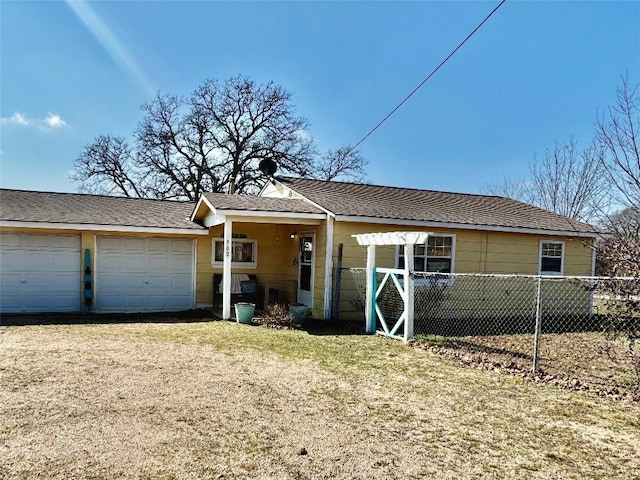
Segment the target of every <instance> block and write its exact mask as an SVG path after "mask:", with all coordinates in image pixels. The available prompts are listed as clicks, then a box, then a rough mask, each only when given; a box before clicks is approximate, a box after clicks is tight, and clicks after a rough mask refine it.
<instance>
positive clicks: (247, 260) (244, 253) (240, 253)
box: [212, 238, 258, 268]
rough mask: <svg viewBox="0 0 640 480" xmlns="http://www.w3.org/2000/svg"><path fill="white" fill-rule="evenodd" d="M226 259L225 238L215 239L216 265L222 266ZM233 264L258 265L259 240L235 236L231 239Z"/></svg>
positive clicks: (239, 266) (240, 265)
mask: <svg viewBox="0 0 640 480" xmlns="http://www.w3.org/2000/svg"><path fill="white" fill-rule="evenodd" d="M223 260H224V240H223V239H222V238H214V239H213V258H212V264H213V266H214V267H222V264H223ZM231 266H232V267H234V268H256V267H257V266H258V241H257V240H249V239H246V238H234V239H233V240H232V241H231Z"/></svg>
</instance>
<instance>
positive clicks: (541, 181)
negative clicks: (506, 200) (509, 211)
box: [484, 138, 607, 221]
mask: <svg viewBox="0 0 640 480" xmlns="http://www.w3.org/2000/svg"><path fill="white" fill-rule="evenodd" d="M600 159H601V148H600V147H599V145H598V144H597V143H596V142H593V143H592V144H591V145H589V146H588V147H587V148H585V149H583V150H579V149H578V147H577V142H576V141H575V139H574V138H570V139H569V141H568V142H567V143H565V144H558V143H557V142H556V143H555V145H554V148H553V149H547V150H545V152H544V155H542V157H541V158H534V160H533V162H532V163H531V164H530V165H529V176H530V178H529V179H528V180H511V179H508V178H506V177H505V178H504V179H503V182H502V183H499V184H488V185H486V186H485V188H484V191H485V192H487V193H491V194H494V195H502V196H506V197H511V198H515V199H517V200H521V201H524V202H527V203H531V204H533V205H536V206H538V207H540V208H544V209H546V210H550V211H553V212H556V213H559V214H561V215H564V216H566V217H569V218H575V219H578V220H582V221H589V220H593V219H594V216H595V214H596V213H597V212H598V211H600V209H601V208H602V205H603V202H605V201H606V199H607V183H606V182H605V181H604V180H603V176H602V174H601V172H600Z"/></svg>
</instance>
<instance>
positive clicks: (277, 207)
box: [204, 193, 324, 213]
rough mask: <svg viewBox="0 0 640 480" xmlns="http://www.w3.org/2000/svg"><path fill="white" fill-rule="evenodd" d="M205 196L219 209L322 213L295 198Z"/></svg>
mask: <svg viewBox="0 0 640 480" xmlns="http://www.w3.org/2000/svg"><path fill="white" fill-rule="evenodd" d="M204 196H205V198H206V199H207V200H208V201H209V203H211V205H212V206H213V207H214V208H216V209H219V210H247V211H254V212H288V213H324V212H323V211H322V210H320V209H319V208H316V207H314V206H313V205H311V204H309V203H308V202H306V201H304V200H300V199H296V198H271V197H254V196H250V195H227V194H224V193H205V194H204Z"/></svg>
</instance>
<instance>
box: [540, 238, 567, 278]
mask: <svg viewBox="0 0 640 480" xmlns="http://www.w3.org/2000/svg"><path fill="white" fill-rule="evenodd" d="M563 268H564V242H550V241H546V240H542V241H541V242H540V262H539V268H538V270H539V273H540V275H562V272H563Z"/></svg>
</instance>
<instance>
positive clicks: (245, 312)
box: [234, 302, 256, 324]
mask: <svg viewBox="0 0 640 480" xmlns="http://www.w3.org/2000/svg"><path fill="white" fill-rule="evenodd" d="M234 308H235V309H236V322H238V323H247V324H250V323H251V320H252V319H253V314H254V312H255V310H256V305H255V303H248V302H238V303H236V304H235V305H234Z"/></svg>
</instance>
